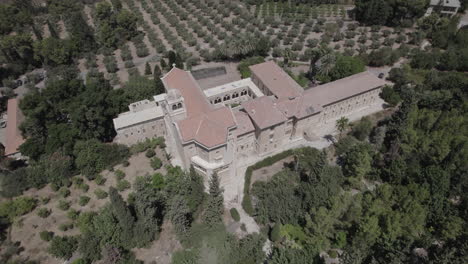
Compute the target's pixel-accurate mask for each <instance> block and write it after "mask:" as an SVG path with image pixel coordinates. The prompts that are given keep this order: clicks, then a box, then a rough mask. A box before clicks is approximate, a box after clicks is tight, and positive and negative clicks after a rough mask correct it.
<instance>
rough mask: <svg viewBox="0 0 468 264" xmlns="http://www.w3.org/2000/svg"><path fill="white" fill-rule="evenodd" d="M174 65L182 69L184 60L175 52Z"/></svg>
mask: <svg viewBox="0 0 468 264" xmlns="http://www.w3.org/2000/svg"><path fill="white" fill-rule="evenodd" d="M174 63H175V66H176V67H177V68H179V69H184V61H183V60H182V57H180V55H179V54H177V53H176V57H175V62H174Z"/></svg>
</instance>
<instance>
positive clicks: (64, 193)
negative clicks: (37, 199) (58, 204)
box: [59, 187, 70, 198]
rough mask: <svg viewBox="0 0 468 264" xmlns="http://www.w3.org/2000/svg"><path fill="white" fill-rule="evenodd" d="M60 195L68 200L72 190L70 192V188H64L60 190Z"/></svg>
mask: <svg viewBox="0 0 468 264" xmlns="http://www.w3.org/2000/svg"><path fill="white" fill-rule="evenodd" d="M59 195H60V196H61V197H62V198H67V197H68V196H70V190H68V188H65V187H62V188H61V189H60V190H59Z"/></svg>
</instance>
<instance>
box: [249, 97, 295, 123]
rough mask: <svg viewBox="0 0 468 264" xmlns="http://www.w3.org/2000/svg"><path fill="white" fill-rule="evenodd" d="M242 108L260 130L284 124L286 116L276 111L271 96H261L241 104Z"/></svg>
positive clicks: (274, 101)
mask: <svg viewBox="0 0 468 264" xmlns="http://www.w3.org/2000/svg"><path fill="white" fill-rule="evenodd" d="M242 107H243V108H244V109H245V110H246V111H247V114H248V115H249V116H250V118H251V119H252V120H253V122H254V123H255V125H256V126H257V127H258V128H260V129H264V128H268V127H271V126H274V125H276V124H279V123H282V122H285V121H286V120H287V118H286V116H285V115H284V114H283V112H281V111H280V110H279V109H278V106H277V103H276V99H275V98H274V97H272V96H262V97H258V98H255V99H253V100H250V101H247V102H244V103H242Z"/></svg>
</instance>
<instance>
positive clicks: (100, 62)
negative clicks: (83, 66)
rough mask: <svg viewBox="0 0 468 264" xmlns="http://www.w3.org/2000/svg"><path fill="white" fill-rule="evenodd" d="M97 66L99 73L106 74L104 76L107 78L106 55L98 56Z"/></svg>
mask: <svg viewBox="0 0 468 264" xmlns="http://www.w3.org/2000/svg"><path fill="white" fill-rule="evenodd" d="M96 64H97V68H98V71H99V72H102V73H104V76H107V75H108V73H107V69H106V66H105V65H104V55H103V54H98V55H97V56H96Z"/></svg>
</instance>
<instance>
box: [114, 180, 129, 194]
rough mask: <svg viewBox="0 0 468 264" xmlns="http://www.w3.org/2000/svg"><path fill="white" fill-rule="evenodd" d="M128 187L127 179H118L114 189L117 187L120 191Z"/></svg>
mask: <svg viewBox="0 0 468 264" xmlns="http://www.w3.org/2000/svg"><path fill="white" fill-rule="evenodd" d="M130 187H131V184H130V182H128V181H127V180H122V181H118V182H117V186H116V189H117V190H118V191H119V192H122V191H125V190H127V189H130Z"/></svg>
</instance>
